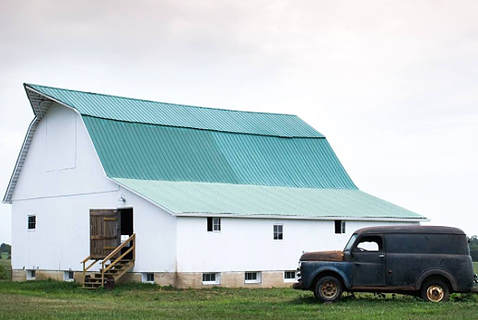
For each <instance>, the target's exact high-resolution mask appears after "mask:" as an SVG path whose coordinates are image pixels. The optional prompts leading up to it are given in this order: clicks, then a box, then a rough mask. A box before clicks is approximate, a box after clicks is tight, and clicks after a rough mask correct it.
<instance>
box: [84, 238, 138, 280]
mask: <svg viewBox="0 0 478 320" xmlns="http://www.w3.org/2000/svg"><path fill="white" fill-rule="evenodd" d="M134 239H135V234H133V235H132V236H131V237H129V238H128V240H126V241H125V242H123V243H122V244H121V245H119V246H118V247H116V248H115V249H114V250H113V251H112V252H111V253H110V254H109V255H107V256H106V257H105V258H104V259H103V260H102V261H101V269H100V271H99V272H95V273H93V274H88V275H87V274H86V272H87V271H88V270H89V269H90V268H91V267H93V266H94V265H95V264H96V263H97V262H98V261H100V260H101V259H91V257H90V256H88V257H86V258H85V259H84V260H83V261H82V262H81V263H83V288H85V289H97V288H99V287H105V286H106V287H107V288H108V289H112V288H113V287H114V283H115V282H117V281H118V280H119V279H120V278H121V277H122V276H123V275H124V274H125V273H126V272H128V271H129V270H130V269H131V268H132V267H133V266H134V259H135V243H134ZM128 244H129V247H127V245H128ZM124 248H125V250H123V249H124ZM126 248H127V250H126ZM122 251H124V252H122ZM130 253H132V254H131V256H132V258H130V259H128V258H126V257H127V256H128V254H130ZM91 260H93V262H91V263H90V264H89V265H88V266H87V265H86V264H87V262H88V261H91Z"/></svg>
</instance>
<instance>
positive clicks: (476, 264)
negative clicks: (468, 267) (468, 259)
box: [473, 262, 478, 274]
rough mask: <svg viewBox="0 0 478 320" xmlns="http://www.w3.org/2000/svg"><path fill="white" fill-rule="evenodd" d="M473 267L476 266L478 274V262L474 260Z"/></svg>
mask: <svg viewBox="0 0 478 320" xmlns="http://www.w3.org/2000/svg"><path fill="white" fill-rule="evenodd" d="M473 267H475V273H477V274H478V262H473Z"/></svg>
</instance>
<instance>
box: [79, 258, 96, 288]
mask: <svg viewBox="0 0 478 320" xmlns="http://www.w3.org/2000/svg"><path fill="white" fill-rule="evenodd" d="M90 260H91V256H88V257H86V258H85V259H83V261H81V262H80V263H82V264H83V282H85V278H86V271H88V270H90V268H91V267H92V266H94V265H95V264H96V263H97V262H98V261H99V260H98V259H94V261H93V262H92V263H90V264H89V265H88V267H87V266H86V263H87V262H88V261H90Z"/></svg>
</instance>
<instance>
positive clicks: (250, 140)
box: [4, 84, 424, 219]
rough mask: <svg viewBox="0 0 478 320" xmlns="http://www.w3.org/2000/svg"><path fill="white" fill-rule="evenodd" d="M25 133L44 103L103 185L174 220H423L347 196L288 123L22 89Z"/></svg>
mask: <svg viewBox="0 0 478 320" xmlns="http://www.w3.org/2000/svg"><path fill="white" fill-rule="evenodd" d="M25 88H26V91H27V94H28V97H29V100H30V103H31V105H32V108H33V111H34V113H35V119H34V121H33V122H32V125H31V126H30V128H29V131H28V133H27V137H26V139H25V142H24V145H23V147H22V151H21V153H20V156H19V158H18V161H17V164H16V166H15V170H14V173H13V175H12V179H11V181H10V184H9V187H8V189H7V192H6V193H5V197H4V201H5V202H7V203H8V202H11V199H12V194H13V190H14V188H15V185H16V181H17V179H18V177H19V174H20V171H21V168H22V166H23V162H24V160H25V157H26V155H27V152H28V148H29V145H30V141H31V139H32V138H33V134H34V132H35V128H36V126H37V125H38V123H39V122H40V120H41V118H42V117H43V115H44V114H45V113H46V111H47V110H48V108H49V106H50V105H51V103H52V101H57V102H60V103H62V104H64V105H66V106H68V107H71V108H73V109H75V110H77V111H78V112H79V113H80V114H81V116H82V119H83V121H84V123H85V126H86V128H87V130H88V133H89V135H90V137H91V140H92V141H93V144H94V146H95V149H96V151H97V153H98V156H99V159H100V161H101V164H102V166H103V168H104V170H105V172H106V175H107V176H108V177H109V178H111V179H112V180H114V181H116V182H117V183H119V184H121V185H123V186H124V187H126V188H128V189H130V190H131V191H133V192H135V193H137V194H139V195H141V196H143V197H145V198H146V199H149V200H150V201H152V202H154V203H156V204H157V205H159V206H161V207H164V208H165V209H167V210H169V211H170V212H172V213H175V214H188V213H189V214H201V213H204V214H206V213H207V214H236V215H243V216H283V217H285V216H291V217H306V218H322V217H323V218H327V217H329V218H334V217H343V218H378V219H384V218H391V219H424V218H423V217H422V216H420V215H418V214H416V213H413V212H411V211H408V210H406V209H403V208H401V207H398V206H395V205H393V204H391V203H389V202H386V201H383V200H380V199H378V198H376V197H373V196H371V195H368V194H366V193H364V192H362V191H360V190H358V189H357V187H356V186H355V184H354V183H353V182H352V180H351V179H350V177H349V176H348V174H347V172H346V171H345V169H344V168H343V167H342V165H341V164H340V161H339V160H338V158H337V156H336V155H335V153H334V151H333V150H332V148H331V147H330V145H329V143H328V142H327V140H326V139H325V137H324V136H323V135H322V134H320V133H319V132H317V131H316V130H315V129H313V128H312V127H310V126H309V125H307V124H306V123H305V122H304V121H302V120H301V119H299V118H298V117H296V116H292V115H284V114H269V113H257V112H241V111H231V110H220V109H208V108H201V107H189V106H182V105H176V104H169V103H161V102H153V101H145V100H138V99H130V98H123V97H116V96H108V95H102V94H95V93H87V92H81V91H73V90H65V89H59V88H52V87H45V86H38V85H29V84H26V85H25Z"/></svg>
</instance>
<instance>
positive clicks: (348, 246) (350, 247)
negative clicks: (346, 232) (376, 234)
mask: <svg viewBox="0 0 478 320" xmlns="http://www.w3.org/2000/svg"><path fill="white" fill-rule="evenodd" d="M355 239H357V235H356V234H353V235H352V236H351V237H350V240H349V242H347V245H346V246H345V249H344V251H350V250H352V246H353V245H354V242H355Z"/></svg>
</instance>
